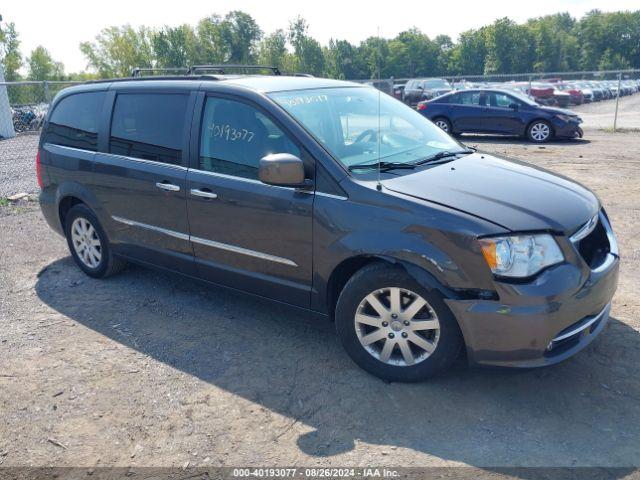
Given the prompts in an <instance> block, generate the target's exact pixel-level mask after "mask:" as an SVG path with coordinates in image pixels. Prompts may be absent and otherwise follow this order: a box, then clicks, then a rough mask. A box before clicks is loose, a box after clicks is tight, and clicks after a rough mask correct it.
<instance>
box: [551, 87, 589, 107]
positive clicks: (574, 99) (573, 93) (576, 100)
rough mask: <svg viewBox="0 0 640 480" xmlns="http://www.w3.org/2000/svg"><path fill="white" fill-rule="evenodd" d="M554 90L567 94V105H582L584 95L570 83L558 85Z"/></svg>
mask: <svg viewBox="0 0 640 480" xmlns="http://www.w3.org/2000/svg"><path fill="white" fill-rule="evenodd" d="M556 88H557V89H558V90H560V91H562V92H565V93H568V94H569V103H570V104H571V105H582V104H583V103H584V94H583V93H582V91H580V89H579V88H578V87H577V86H576V85H574V84H572V83H558V84H557V85H556Z"/></svg>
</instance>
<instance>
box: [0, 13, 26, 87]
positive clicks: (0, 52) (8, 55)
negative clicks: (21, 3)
mask: <svg viewBox="0 0 640 480" xmlns="http://www.w3.org/2000/svg"><path fill="white" fill-rule="evenodd" d="M0 62H1V63H2V66H3V67H4V77H5V80H6V81H7V82H13V81H16V80H19V79H20V74H19V70H20V67H22V55H21V54H20V40H19V38H18V32H17V31H16V26H15V24H14V23H13V22H11V23H8V24H7V26H6V28H5V29H0Z"/></svg>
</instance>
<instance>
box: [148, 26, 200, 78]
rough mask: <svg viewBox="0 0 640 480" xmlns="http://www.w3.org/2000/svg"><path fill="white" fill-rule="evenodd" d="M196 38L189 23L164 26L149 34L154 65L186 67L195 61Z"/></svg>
mask: <svg viewBox="0 0 640 480" xmlns="http://www.w3.org/2000/svg"><path fill="white" fill-rule="evenodd" d="M196 44H197V38H196V34H195V32H194V31H193V28H191V26H189V25H180V26H179V27H175V28H173V27H164V28H163V29H161V30H159V31H157V32H153V33H152V34H151V46H152V49H153V58H154V59H155V66H156V67H164V68H168V67H188V66H190V65H193V64H194V63H196V59H197V56H196V49H197V45H196Z"/></svg>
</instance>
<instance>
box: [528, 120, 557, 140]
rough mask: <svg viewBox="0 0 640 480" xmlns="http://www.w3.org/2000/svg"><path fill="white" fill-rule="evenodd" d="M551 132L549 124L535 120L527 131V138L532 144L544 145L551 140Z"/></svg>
mask: <svg viewBox="0 0 640 480" xmlns="http://www.w3.org/2000/svg"><path fill="white" fill-rule="evenodd" d="M552 136H553V130H552V129H551V125H550V124H549V122H546V121H544V120H536V121H534V122H533V123H532V124H531V125H529V128H528V129H527V137H528V138H529V140H531V141H532V142H534V143H544V142H548V141H549V140H551V137H552Z"/></svg>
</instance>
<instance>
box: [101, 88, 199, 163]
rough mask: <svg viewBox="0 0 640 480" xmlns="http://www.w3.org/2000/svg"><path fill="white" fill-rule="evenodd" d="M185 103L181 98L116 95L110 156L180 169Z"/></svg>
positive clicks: (153, 94)
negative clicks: (153, 162)
mask: <svg viewBox="0 0 640 480" xmlns="http://www.w3.org/2000/svg"><path fill="white" fill-rule="evenodd" d="M187 100H188V96H187V95H184V94H158V93H135V94H133V93H123V94H119V95H118V96H117V97H116V105H115V108H114V110H113V117H112V120H111V138H110V139H109V150H110V152H111V153H114V154H116V155H124V156H127V157H134V158H141V159H143V160H153V161H156V162H162V163H170V164H173V165H180V164H181V163H182V146H183V141H184V129H185V123H186V119H185V116H186V112H187Z"/></svg>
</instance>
